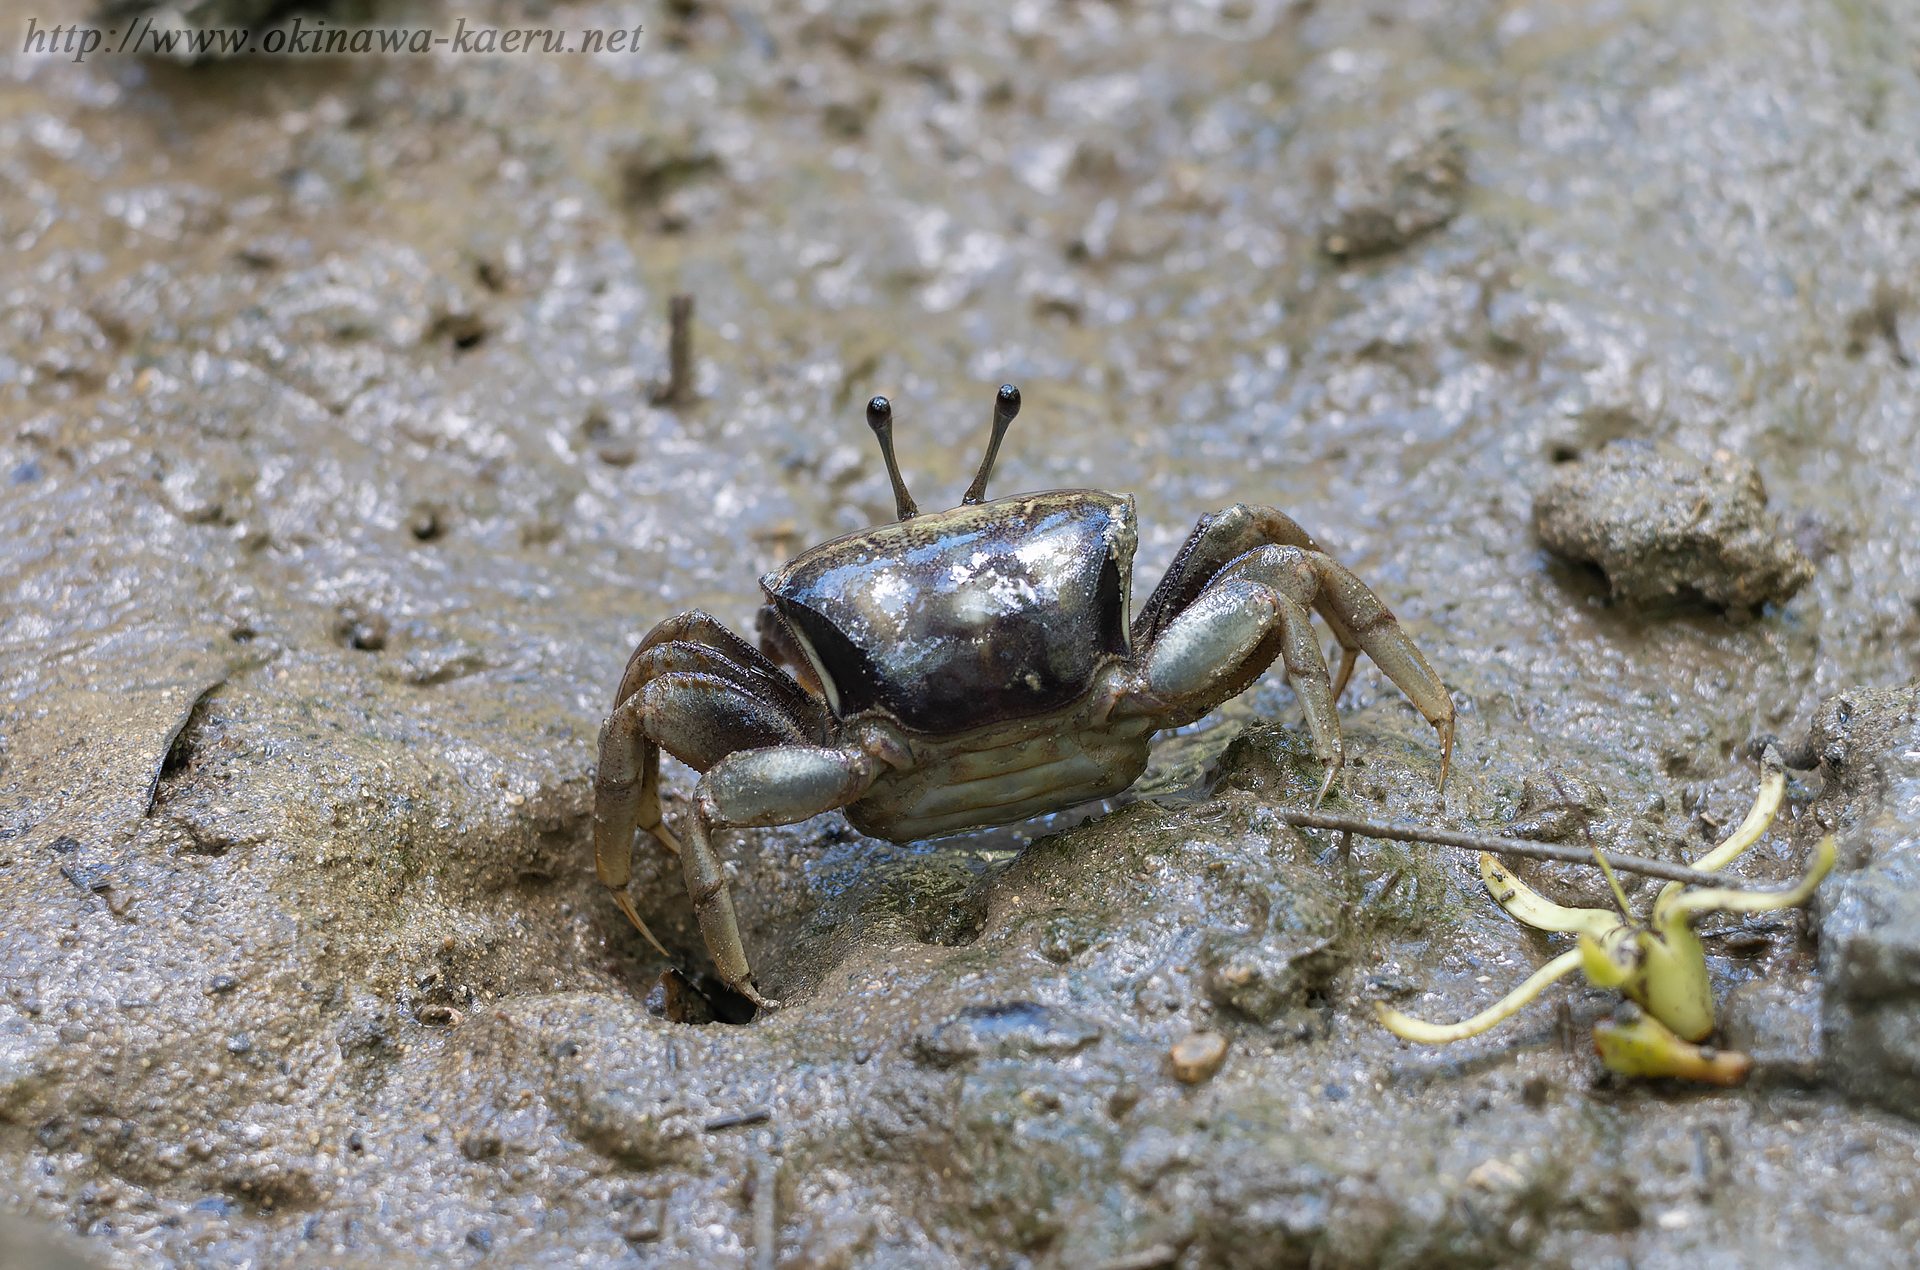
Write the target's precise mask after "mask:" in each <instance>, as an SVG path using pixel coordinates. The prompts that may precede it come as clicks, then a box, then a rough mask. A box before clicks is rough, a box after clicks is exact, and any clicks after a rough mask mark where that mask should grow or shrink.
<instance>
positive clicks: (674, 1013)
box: [647, 970, 713, 1025]
mask: <svg viewBox="0 0 1920 1270" xmlns="http://www.w3.org/2000/svg"><path fill="white" fill-rule="evenodd" d="M647 1013H648V1014H651V1015H653V1017H655V1018H656V1019H665V1020H666V1021H667V1022H669V1023H691V1024H696V1025H697V1024H701V1023H711V1022H713V1007H712V1006H711V1005H709V1004H708V1003H707V999H706V998H705V997H703V996H701V995H700V990H699V989H698V988H696V987H694V986H693V984H692V983H691V982H690V981H689V980H688V979H687V977H686V976H685V975H683V974H681V973H680V972H679V971H678V970H664V971H662V972H661V973H660V977H659V978H658V979H656V980H654V982H653V987H651V988H649V989H648V990H647Z"/></svg>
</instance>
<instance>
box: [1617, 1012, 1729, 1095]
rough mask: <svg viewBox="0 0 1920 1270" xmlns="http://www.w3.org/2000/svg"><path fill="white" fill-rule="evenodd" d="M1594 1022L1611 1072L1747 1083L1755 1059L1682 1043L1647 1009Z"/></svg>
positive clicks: (1624, 1074) (1711, 1081) (1705, 1046)
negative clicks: (1748, 1073) (1628, 1016)
mask: <svg viewBox="0 0 1920 1270" xmlns="http://www.w3.org/2000/svg"><path fill="white" fill-rule="evenodd" d="M1627 1012H1628V1011H1627V1007H1622V1009H1621V1011H1619V1012H1618V1013H1617V1014H1616V1017H1614V1018H1611V1019H1602V1020H1600V1021H1599V1022H1598V1023H1596V1024H1594V1025H1593V1048H1594V1051H1595V1052H1596V1053H1598V1054H1599V1055H1600V1061H1601V1062H1603V1063H1605V1064H1606V1065H1607V1070H1608V1071H1612V1072H1618V1073H1619V1074H1620V1075H1622V1076H1644V1077H1654V1076H1666V1077H1673V1078H1678V1079H1680V1080H1697V1081H1701V1082H1703V1083H1705V1084H1708V1085H1726V1086H1728V1087H1731V1086H1734V1085H1739V1084H1744V1083H1745V1082H1746V1079H1747V1070H1748V1069H1749V1068H1751V1067H1752V1066H1753V1060H1752V1059H1750V1058H1748V1057H1747V1056H1746V1055H1745V1054H1742V1053H1740V1052H1739V1051H1737V1050H1716V1049H1714V1048H1713V1047H1712V1046H1708V1045H1695V1044H1693V1043H1692V1042H1690V1041H1683V1040H1681V1039H1680V1038H1679V1037H1677V1036H1675V1035H1674V1034H1673V1033H1672V1032H1669V1031H1668V1030H1667V1029H1666V1028H1665V1027H1664V1026H1662V1025H1661V1023H1660V1021H1659V1020H1658V1019H1656V1018H1654V1017H1653V1016H1652V1015H1651V1014H1647V1013H1645V1012H1644V1011H1640V1010H1633V1011H1631V1014H1632V1015H1633V1016H1634V1017H1630V1018H1622V1017H1619V1015H1620V1014H1626V1013H1627Z"/></svg>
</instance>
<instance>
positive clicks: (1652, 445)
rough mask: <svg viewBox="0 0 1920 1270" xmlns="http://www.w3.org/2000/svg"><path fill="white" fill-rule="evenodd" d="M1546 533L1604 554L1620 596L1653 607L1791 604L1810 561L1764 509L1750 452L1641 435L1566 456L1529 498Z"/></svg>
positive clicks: (1555, 541)
mask: <svg viewBox="0 0 1920 1270" xmlns="http://www.w3.org/2000/svg"><path fill="white" fill-rule="evenodd" d="M1533 519H1534V525H1535V527H1536V528H1537V529H1538V530H1539V534H1540V541H1541V542H1542V543H1543V544H1544V545H1545V546H1546V547H1547V548H1548V549H1549V550H1551V551H1555V552H1558V553H1559V554H1561V555H1563V556H1565V557H1567V558H1568V559H1570V560H1577V561H1581V562H1584V563H1589V564H1593V565H1597V566H1598V567H1599V569H1600V571H1601V572H1602V573H1605V574H1606V575H1607V581H1608V583H1609V584H1610V585H1611V586H1612V588H1613V595H1614V598H1615V599H1618V600H1624V601H1625V602H1627V603H1629V604H1633V605H1638V606H1642V607H1647V608H1660V607H1667V606H1672V605H1675V604H1678V603H1686V602H1688V601H1698V600H1704V601H1706V602H1707V603H1708V604H1712V605H1715V606H1717V607H1720V608H1724V609H1725V610H1726V611H1727V613H1728V615H1729V616H1731V617H1734V618H1736V619H1740V620H1745V619H1746V618H1748V617H1750V616H1751V615H1752V613H1753V612H1754V611H1755V610H1756V609H1758V608H1760V607H1761V606H1763V605H1766V604H1784V603H1786V602H1787V601H1788V600H1790V599H1792V598H1793V597H1794V596H1795V595H1796V594H1797V593H1798V592H1799V590H1800V588H1801V587H1803V586H1805V585H1806V584H1807V581H1808V580H1809V579H1810V578H1812V577H1813V564H1812V562H1811V561H1809V560H1808V559H1807V557H1806V555H1805V553H1803V552H1802V551H1801V550H1800V548H1799V547H1797V546H1796V545H1794V542H1793V540H1792V538H1791V537H1789V536H1787V535H1785V534H1784V533H1782V531H1781V528H1780V525H1779V523H1778V521H1777V520H1776V519H1775V518H1774V517H1773V516H1772V515H1771V514H1770V513H1769V512H1768V511H1767V489H1766V486H1765V485H1764V484H1763V483H1762V482H1761V480H1760V473H1759V471H1758V470H1757V469H1755V467H1754V466H1753V464H1752V463H1750V462H1748V461H1747V460H1746V459H1743V458H1740V457H1739V456H1737V455H1734V454H1730V453H1728V452H1727V451H1725V450H1715V451H1714V453H1713V456H1712V457H1711V458H1709V459H1707V460H1705V461H1702V460H1699V459H1696V458H1694V457H1693V456H1691V455H1689V454H1687V453H1686V452H1685V451H1683V450H1681V449H1679V448H1677V447H1675V446H1672V445H1666V444H1662V443H1657V442H1651V441H1646V440H1642V439H1640V438H1623V439H1621V440H1617V441H1613V442H1610V443H1609V444H1608V445H1606V446H1605V447H1604V448H1603V449H1601V450H1600V451H1599V453H1597V454H1594V455H1592V456H1590V457H1587V458H1582V459H1578V460H1576V461H1574V462H1573V463H1571V464H1567V465H1563V466H1562V467H1561V468H1560V469H1559V470H1558V471H1557V472H1555V474H1554V475H1553V477H1552V479H1551V480H1550V481H1549V482H1548V483H1547V485H1546V488H1544V489H1542V490H1541V491H1540V494H1539V496H1538V497H1537V498H1536V499H1535V500H1534V504H1533Z"/></svg>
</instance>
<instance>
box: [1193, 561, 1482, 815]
mask: <svg viewBox="0 0 1920 1270" xmlns="http://www.w3.org/2000/svg"><path fill="white" fill-rule="evenodd" d="M1236 578H1245V579H1248V580H1250V581H1256V582H1261V583H1264V584H1265V585H1267V586H1270V587H1272V588H1273V589H1274V590H1276V591H1278V592H1280V593H1282V594H1284V595H1286V596H1287V597H1288V598H1290V599H1292V600H1293V601H1295V602H1296V603H1298V604H1300V605H1301V606H1303V607H1304V606H1307V605H1312V604H1315V603H1318V602H1321V601H1324V602H1325V603H1326V604H1327V606H1328V607H1329V608H1330V609H1331V610H1332V611H1333V612H1334V614H1335V615H1336V616H1337V617H1338V619H1339V621H1341V622H1342V623H1345V624H1346V626H1347V628H1348V629H1349V630H1350V631H1351V632H1352V633H1353V636H1354V638H1355V639H1357V640H1358V641H1359V642H1360V647H1361V648H1362V649H1364V650H1365V651H1366V654H1367V656H1369V657H1371V658H1373V663H1374V665H1376V666H1378V667H1380V669H1381V671H1382V672H1384V673H1385V674H1386V676H1387V678H1388V679H1391V680H1392V681H1393V684H1394V686H1395V687H1396V688H1398V689H1400V691H1401V692H1404V693H1406V694H1407V699H1408V700H1409V701H1411V702H1413V705H1414V708H1415V709H1417V710H1418V711H1420V713H1421V715H1422V716H1423V717H1424V718H1425V719H1426V721H1427V722H1428V723H1430V724H1432V725H1433V728H1434V730H1435V731H1437V732H1438V733H1440V737H1441V742H1442V746H1441V752H1440V782H1439V789H1441V790H1442V791H1444V790H1445V789H1446V787H1447V770H1448V768H1449V767H1451V766H1452V763H1453V718H1454V714H1453V698H1452V697H1450V696H1448V695H1447V689H1446V685H1444V684H1442V683H1441V682H1440V676H1438V675H1436V674H1434V673H1433V667H1432V666H1429V665H1428V664H1427V659H1426V658H1425V657H1422V656H1421V655H1420V650H1419V648H1417V647H1416V646H1415V645H1414V642H1413V641H1412V640H1411V639H1409V638H1408V637H1407V633H1406V632H1405V631H1403V630H1401V629H1400V623H1399V622H1397V621H1395V620H1394V616H1393V613H1392V611H1391V610H1390V609H1388V608H1387V606H1386V605H1384V604H1382V603H1381V602H1380V597H1379V596H1377V595H1375V594H1374V593H1373V592H1372V591H1371V590H1369V589H1368V588H1367V584H1366V583H1364V582H1362V581H1361V580H1360V579H1359V578H1356V577H1354V576H1353V574H1352V573H1350V572H1349V571H1348V570H1347V569H1346V567H1345V566H1344V565H1342V564H1340V563H1339V562H1338V561H1336V560H1334V559H1332V558H1331V557H1328V556H1326V555H1323V554H1322V553H1320V552H1318V551H1308V550H1304V549H1302V548H1299V547H1261V548H1259V549H1257V550H1255V551H1250V552H1248V553H1247V554H1246V555H1244V556H1241V557H1240V558H1239V559H1238V560H1235V561H1234V562H1233V563H1232V564H1230V565H1228V566H1227V567H1226V568H1225V569H1222V570H1221V571H1220V576H1219V578H1218V579H1217V580H1216V581H1215V583H1214V585H1215V586H1220V585H1224V584H1225V583H1227V582H1229V581H1231V580H1233V579H1236Z"/></svg>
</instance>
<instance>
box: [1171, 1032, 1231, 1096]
mask: <svg viewBox="0 0 1920 1270" xmlns="http://www.w3.org/2000/svg"><path fill="white" fill-rule="evenodd" d="M1168 1057H1169V1058H1171V1059H1172V1060H1173V1075H1174V1078H1175V1079H1176V1080H1180V1081H1184V1082H1185V1083H1186V1084H1189V1085H1198V1084H1199V1083H1200V1082H1202V1081H1204V1080H1210V1079H1212V1077H1213V1074H1214V1073H1215V1072H1217V1071H1219V1070H1220V1064H1221V1063H1223V1062H1225V1061H1226V1058H1227V1038H1226V1037H1224V1036H1222V1035H1220V1033H1218V1032H1190V1033H1188V1034H1187V1035H1186V1036H1183V1037H1181V1038H1180V1039H1179V1040H1178V1041H1175V1042H1174V1045H1173V1049H1172V1051H1171V1052H1170V1053H1169V1054H1168Z"/></svg>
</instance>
